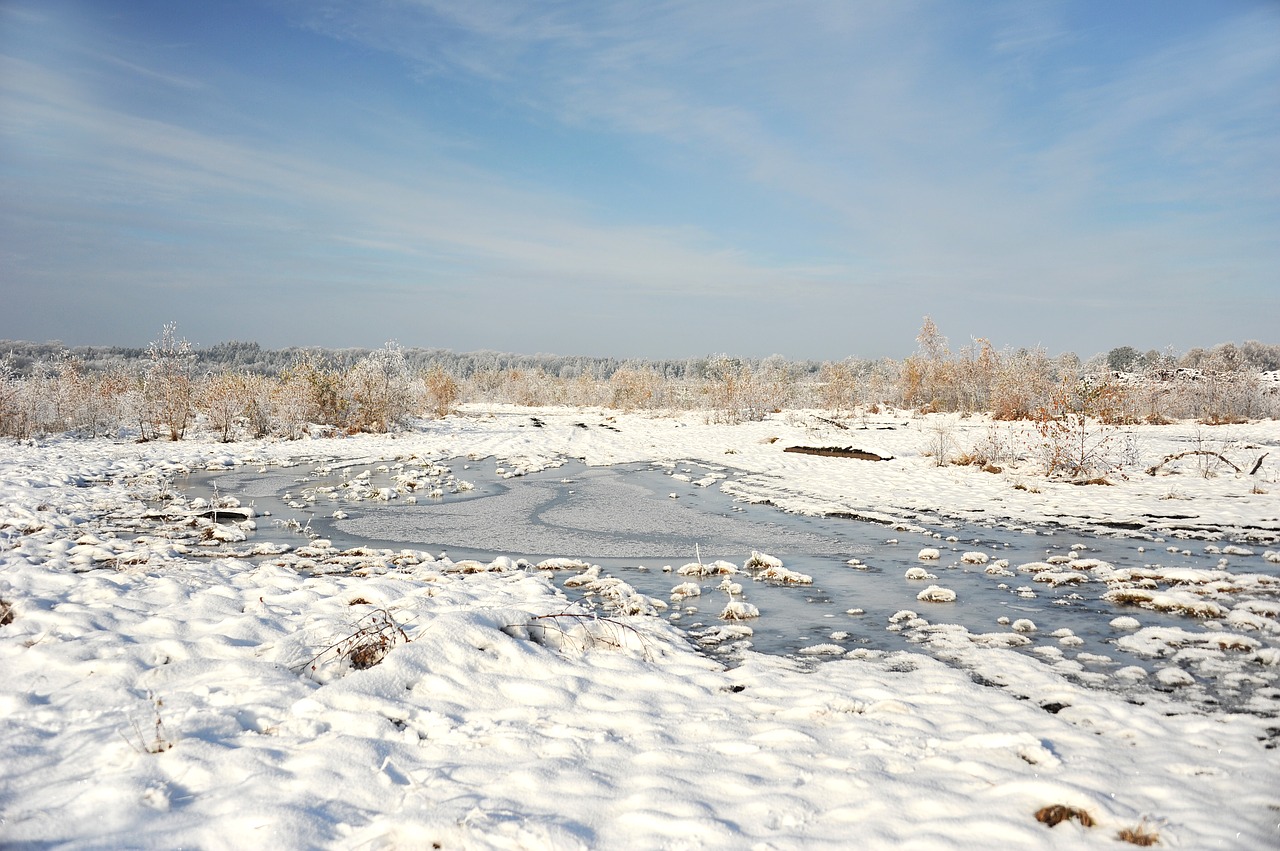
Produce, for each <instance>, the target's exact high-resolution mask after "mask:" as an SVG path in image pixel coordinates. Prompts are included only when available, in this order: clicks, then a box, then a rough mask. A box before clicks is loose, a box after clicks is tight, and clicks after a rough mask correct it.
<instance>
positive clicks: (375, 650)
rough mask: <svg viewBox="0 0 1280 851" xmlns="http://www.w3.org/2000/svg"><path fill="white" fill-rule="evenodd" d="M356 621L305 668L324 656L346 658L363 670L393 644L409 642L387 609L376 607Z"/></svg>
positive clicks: (319, 663)
mask: <svg viewBox="0 0 1280 851" xmlns="http://www.w3.org/2000/svg"><path fill="white" fill-rule="evenodd" d="M356 623H357V629H356V630H355V632H352V633H351V634H350V635H348V636H346V637H345V638H343V639H341V640H340V641H335V642H334V643H333V644H330V645H329V646H328V647H326V648H325V649H323V650H321V651H320V652H319V653H317V654H316V655H315V656H313V657H312V658H311V660H310V661H309V662H307V664H306V668H307V669H308V670H311V671H314V670H316V668H318V667H319V666H320V665H321V663H323V662H324V661H325V660H326V659H335V660H339V659H345V660H346V661H347V662H348V663H349V664H350V665H351V667H352V668H353V669H354V670H357V671H363V670H365V669H366V668H372V667H373V666H374V665H376V664H378V663H379V662H381V661H382V660H383V659H384V658H386V656H387V654H388V653H390V652H391V650H392V648H394V647H395V646H396V645H398V644H408V643H409V636H408V635H407V634H406V633H405V631H404V630H403V629H402V628H401V627H400V624H398V623H396V621H395V618H393V617H391V613H390V612H388V611H387V610H386V609H375V610H374V611H372V612H370V613H369V614H367V615H365V616H364V617H363V618H361V619H360V620H359V621H357V622H356Z"/></svg>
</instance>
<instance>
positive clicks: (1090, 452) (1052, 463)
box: [1034, 379, 1122, 478]
mask: <svg viewBox="0 0 1280 851" xmlns="http://www.w3.org/2000/svg"><path fill="white" fill-rule="evenodd" d="M1121 396H1122V394H1121V391H1120V389H1119V388H1118V387H1117V386H1116V385H1114V384H1112V383H1109V382H1092V381H1087V380H1075V381H1072V380H1070V379H1064V380H1063V381H1062V383H1061V384H1059V385H1058V387H1057V389H1056V390H1054V392H1053V394H1052V395H1051V396H1050V399H1049V403H1048V404H1047V405H1044V406H1042V407H1041V408H1040V409H1039V410H1038V411H1037V413H1036V417H1035V421H1034V422H1035V427H1036V432H1037V433H1038V434H1039V436H1040V442H1039V447H1038V448H1039V450H1040V455H1041V459H1042V460H1043V462H1044V465H1045V473H1046V474H1048V475H1050V476H1055V475H1066V476H1071V477H1073V478H1081V477H1088V476H1094V475H1105V474H1106V473H1108V472H1111V471H1112V470H1113V469H1115V467H1116V459H1115V457H1114V452H1115V449H1116V446H1115V443H1116V438H1117V434H1118V432H1117V429H1116V428H1115V426H1114V425H1111V424H1110V423H1111V422H1112V421H1113V420H1114V411H1115V410H1116V408H1117V407H1118V406H1119V405H1120V402H1121Z"/></svg>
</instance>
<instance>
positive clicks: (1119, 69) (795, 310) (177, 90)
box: [0, 0, 1280, 360]
mask: <svg viewBox="0 0 1280 851" xmlns="http://www.w3.org/2000/svg"><path fill="white" fill-rule="evenodd" d="M925 315H929V316H931V317H932V318H933V319H934V321H935V322H937V324H938V326H939V328H940V329H941V331H942V333H943V334H945V335H946V336H947V337H948V338H949V339H950V340H951V344H952V346H953V348H958V347H959V346H961V345H963V344H965V343H967V342H969V341H970V340H971V339H972V338H975V337H982V338H987V339H990V340H991V341H992V342H993V343H994V344H995V345H996V346H997V347H1004V346H1013V347H1021V346H1043V347H1045V348H1046V349H1048V350H1050V351H1051V352H1053V353H1057V352H1062V351H1074V352H1077V353H1079V354H1081V355H1082V356H1085V357H1087V356H1089V355H1091V354H1094V353H1096V352H1103V351H1107V350H1109V349H1111V348H1114V347H1117V346H1124V345H1129V346H1133V347H1135V348H1137V349H1140V350H1144V351H1145V350H1147V349H1152V348H1157V349H1164V348H1166V347H1173V348H1174V349H1176V350H1179V351H1185V350H1186V349H1189V348H1191V347H1194V346H1206V347H1207V346H1211V345H1214V344H1216V343H1221V342H1226V341H1236V342H1242V341H1244V340H1248V339H1254V340H1260V341H1263V342H1271V343H1276V342H1280V3H1278V2H1275V0H1256V2H1250V0H1216V2H1203V0H1191V2H1184V0H1126V2H1123V3H1113V2H1104V1H1103V0H1091V1H1090V2H1052V0H1048V1H1047V2H1042V0H1011V2H1001V1H1000V0H992V1H991V2H983V3H956V2H952V1H951V0H939V1H938V2H912V0H868V2H862V0H808V1H807V2H806V0H788V2H757V1H756V0H642V1H638V2H602V0H584V2H531V0H470V2H461V0H454V2H448V0H350V1H348V0H219V2H216V3H215V2H196V0H193V2H181V3H175V2H172V0H156V1H155V2H141V1H140V0H97V2H92V1H91V0H80V2H76V1H75V0H38V2H32V1H31V0H0V338H7V339H20V340H33V341H46V340H61V341H63V342H64V343H66V344H67V345H83V344H118V345H145V344H146V343H147V342H148V341H150V340H153V339H155V338H156V337H158V336H159V333H160V330H161V328H162V326H163V325H164V324H166V323H169V322H176V323H177V324H178V333H179V335H180V336H182V337H185V338H186V339H188V340H190V341H191V342H192V343H193V344H196V345H199V346H204V345H211V344H214V343H217V342H220V341H224V340H243V341H257V342H259V343H261V344H262V345H264V346H267V347H281V346H289V345H316V346H335V347H338V346H370V347H373V346H379V345H381V344H382V343H384V342H386V341H388V340H396V341H398V342H399V343H400V344H401V345H404V346H425V347H443V348H449V349H454V350H456V351H474V350H480V349H490V350H498V351H507V352H522V353H530V354H531V353H535V352H545V353H555V354H566V355H593V356H612V357H621V358H631V357H636V358H682V357H692V356H699V355H705V354H708V353H713V352H725V353H729V354H732V355H737V356H745V357H763V356H767V355H770V354H782V355H784V356H786V357H789V358H797V359H817V360H834V359H841V358H845V357H849V356H855V357H866V358H875V357H883V356H889V357H902V356H905V355H907V354H909V353H910V352H911V351H912V350H913V349H914V348H915V335H916V333H917V332H918V330H919V329H920V326H921V323H922V320H923V317H924V316H925Z"/></svg>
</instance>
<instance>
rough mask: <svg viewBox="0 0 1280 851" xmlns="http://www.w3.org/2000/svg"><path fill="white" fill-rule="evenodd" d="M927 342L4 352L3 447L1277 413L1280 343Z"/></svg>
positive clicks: (934, 338) (1230, 417)
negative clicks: (688, 415)
mask: <svg viewBox="0 0 1280 851" xmlns="http://www.w3.org/2000/svg"><path fill="white" fill-rule="evenodd" d="M916 342H917V348H916V351H915V352H914V353H913V354H912V355H910V356H909V357H907V358H904V359H903V360H901V361H897V360H894V359H891V358H882V359H879V360H866V359H859V358H848V359H846V360H842V361H826V362H817V361H791V360H787V359H786V358H783V357H781V356H779V355H773V356H771V357H767V358H760V359H752V358H737V357H732V356H730V355H725V354H719V355H708V356H705V357H699V358H687V359H682V360H639V359H631V360H620V359H617V358H593V357H586V356H563V355H550V354H535V355H517V354H506V353H500V352H491V351H480V352H467V353H458V352H452V351H449V350H447V349H429V348H402V347H401V346H399V345H397V344H396V343H394V342H391V343H387V344H386V345H385V346H383V347H382V348H380V349H362V348H344V349H324V348H314V347H311V348H304V347H293V348H285V349H264V348H262V346H260V345H259V344H257V343H251V342H238V341H229V342H224V343H217V344H215V345H212V346H208V347H205V348H197V347H194V346H191V345H190V344H189V343H187V341H186V340H184V339H181V338H180V337H179V336H178V334H177V328H176V326H174V325H167V326H165V328H164V329H163V330H162V332H161V334H160V336H159V337H158V338H157V340H155V341H153V342H152V343H151V344H150V345H149V346H147V347H145V348H129V347H118V346H75V347H66V346H63V345H62V344H60V343H57V342H51V343H30V342H21V341H0V435H4V436H9V437H16V438H18V439H26V438H30V437H33V436H37V435H42V434H50V433H67V432H70V433H77V434H86V435H92V436H96V435H112V436H128V437H131V438H133V439H137V440H152V439H160V438H163V439H170V440H179V439H181V438H182V437H183V436H184V435H185V434H187V432H188V430H189V429H190V428H191V427H192V426H193V425H195V426H197V427H200V428H203V429H206V430H212V431H213V432H214V433H215V434H217V435H218V436H219V437H221V438H222V439H223V440H233V439H237V438H239V437H244V436H259V437H261V436H267V435H277V436H281V437H285V438H296V437H299V436H301V435H303V434H305V433H308V432H311V433H314V432H316V431H317V430H319V431H325V430H344V431H348V432H359V431H388V430H392V429H397V428H402V427H404V426H405V425H407V424H408V423H409V422H410V421H411V420H412V419H413V418H415V417H422V416H444V415H446V414H448V413H449V412H450V411H452V410H453V409H454V408H455V406H456V405H457V404H459V403H461V402H489V403H494V402H497V403H508V404H515V405H530V406H533V405H572V406H599V407H606V408H615V409H619V410H701V411H705V412H706V415H707V417H708V419H710V420H715V421H719V422H729V423H733V422H741V421H744V420H753V419H759V418H761V417H763V416H764V415H766V414H767V413H769V412H772V411H781V410H784V409H788V408H813V409H823V410H827V411H830V412H832V413H833V414H835V415H845V414H848V415H853V414H855V413H857V412H859V411H862V412H867V411H875V410H878V409H880V408H883V407H890V408H898V409H912V410H916V411H921V412H933V411H952V412H961V413H978V412H984V413H990V414H992V415H993V416H994V417H995V418H997V419H1002V420H1037V419H1040V420H1043V419H1044V418H1045V417H1046V416H1052V414H1047V413H1046V412H1051V411H1054V410H1057V409H1058V408H1061V404H1060V402H1061V400H1062V399H1063V398H1065V396H1068V395H1071V394H1075V395H1077V396H1078V395H1080V393H1081V392H1085V395H1087V396H1088V397H1089V398H1106V399H1107V400H1108V402H1107V405H1106V406H1105V410H1103V416H1105V417H1107V418H1109V419H1111V420H1112V421H1115V422H1138V421H1143V422H1149V423H1161V422H1168V421H1170V420H1173V419H1186V418H1195V419H1198V420H1201V421H1203V422H1206V423H1225V422H1240V421H1244V420H1248V419H1254V418H1262V417H1272V418H1274V417H1276V416H1277V415H1280V391H1278V390H1277V387H1278V385H1277V382H1276V378H1277V376H1276V375H1274V373H1275V372H1276V370H1280V345H1276V344H1267V343H1259V342H1256V341H1248V342H1245V343H1243V344H1240V345H1236V344H1235V343H1223V344H1221V345H1218V346H1215V347H1213V348H1212V349H1199V348H1197V349H1192V350H1191V351H1188V352H1186V353H1185V354H1183V355H1181V356H1178V355H1176V354H1174V353H1173V352H1172V351H1169V350H1165V351H1154V350H1153V351H1148V352H1145V353H1143V352H1139V351H1138V350H1136V349H1134V348H1132V347H1130V346H1121V347H1118V348H1114V349H1112V350H1111V351H1109V352H1107V353H1105V354H1099V355H1095V356H1094V357H1092V358H1090V359H1089V360H1087V361H1082V360H1081V359H1080V358H1079V357H1077V356H1076V355H1075V354H1072V353H1066V354H1060V355H1056V356H1050V355H1049V354H1048V353H1047V352H1046V351H1044V350H1043V349H1040V348H1035V349H1028V348H1018V349H1011V348H1007V347H1006V348H1002V349H997V348H996V347H995V346H994V345H993V344H992V343H991V342H990V341H988V340H985V339H981V338H976V339H973V340H971V341H970V342H968V343H966V344H965V345H963V346H961V347H960V348H959V350H957V351H952V349H951V347H950V344H949V342H948V340H947V338H946V337H945V336H943V335H942V333H941V331H940V330H939V329H938V327H937V325H936V324H935V323H934V322H933V320H932V319H930V318H929V317H925V320H924V324H923V326H922V327H921V329H920V333H919V335H918V336H917V338H916ZM1268 373H1272V375H1268ZM1081 388H1084V390H1083V391H1082V389H1081ZM1100 388H1101V389H1100ZM1086 391H1087V392H1086ZM1055 400H1056V401H1055Z"/></svg>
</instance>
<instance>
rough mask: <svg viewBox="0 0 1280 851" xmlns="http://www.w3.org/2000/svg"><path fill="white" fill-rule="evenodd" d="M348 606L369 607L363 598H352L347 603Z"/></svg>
mask: <svg viewBox="0 0 1280 851" xmlns="http://www.w3.org/2000/svg"><path fill="white" fill-rule="evenodd" d="M347 605H348V606H368V605H371V604H370V603H369V601H368V600H366V599H365V598H364V597H352V598H351V599H350V600H348V601H347Z"/></svg>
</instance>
